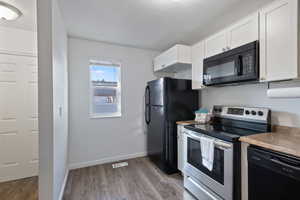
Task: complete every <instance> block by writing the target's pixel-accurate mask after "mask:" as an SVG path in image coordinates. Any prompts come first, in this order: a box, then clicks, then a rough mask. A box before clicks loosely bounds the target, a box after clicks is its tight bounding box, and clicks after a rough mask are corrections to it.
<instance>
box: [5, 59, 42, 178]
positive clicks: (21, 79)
mask: <svg viewBox="0 0 300 200" xmlns="http://www.w3.org/2000/svg"><path fill="white" fill-rule="evenodd" d="M37 80H38V79H37V59H36V58H33V57H22V56H11V55H1V54H0V182H4V181H10V180H14V179H20V178H25V177H31V176H36V175H37V174H38V103H37V98H38V96H37V91H38V88H37Z"/></svg>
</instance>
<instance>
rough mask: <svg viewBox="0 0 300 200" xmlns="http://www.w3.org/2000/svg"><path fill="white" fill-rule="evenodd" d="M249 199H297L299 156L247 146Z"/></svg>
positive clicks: (299, 178) (299, 174)
mask: <svg viewBox="0 0 300 200" xmlns="http://www.w3.org/2000/svg"><path fill="white" fill-rule="evenodd" d="M248 182H249V184H248V185H249V186H248V188H249V191H248V192H249V200H265V199H272V200H295V199H299V198H300V197H299V189H300V158H297V157H294V156H290V155H286V154H283V153H278V152H274V151H271V150H266V149H264V148H260V147H256V146H250V147H248Z"/></svg>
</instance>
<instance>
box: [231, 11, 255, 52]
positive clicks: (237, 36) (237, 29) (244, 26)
mask: <svg viewBox="0 0 300 200" xmlns="http://www.w3.org/2000/svg"><path fill="white" fill-rule="evenodd" d="M258 19H259V17H258V13H256V14H255V15H253V16H250V17H248V18H246V19H244V20H242V21H240V22H239V23H237V24H235V25H233V26H231V27H230V28H229V29H228V42H229V47H230V49H234V48H237V47H240V46H243V45H245V44H248V43H250V42H254V41H256V40H258V28H259V25H258Z"/></svg>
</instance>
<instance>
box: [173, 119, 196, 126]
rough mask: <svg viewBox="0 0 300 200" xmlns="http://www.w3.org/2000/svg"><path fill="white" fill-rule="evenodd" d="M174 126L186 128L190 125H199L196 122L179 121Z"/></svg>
mask: <svg viewBox="0 0 300 200" xmlns="http://www.w3.org/2000/svg"><path fill="white" fill-rule="evenodd" d="M176 124H177V125H183V126H187V125H192V124H199V122H196V121H194V120H190V121H179V122H176Z"/></svg>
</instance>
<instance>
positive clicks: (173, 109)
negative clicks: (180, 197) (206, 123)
mask: <svg viewBox="0 0 300 200" xmlns="http://www.w3.org/2000/svg"><path fill="white" fill-rule="evenodd" d="M198 104H199V95H198V91H195V90H192V83H191V81H190V80H181V79H172V78H161V79H158V80H154V81H150V82H148V84H147V87H146V91H145V121H146V124H147V151H148V155H149V158H150V160H151V161H152V162H153V163H154V164H155V165H156V166H157V167H158V168H160V169H161V170H162V171H164V172H165V173H167V174H172V173H175V172H177V171H178V169H177V125H176V122H177V121H182V120H193V119H194V118H195V115H194V112H195V110H197V109H198Z"/></svg>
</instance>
